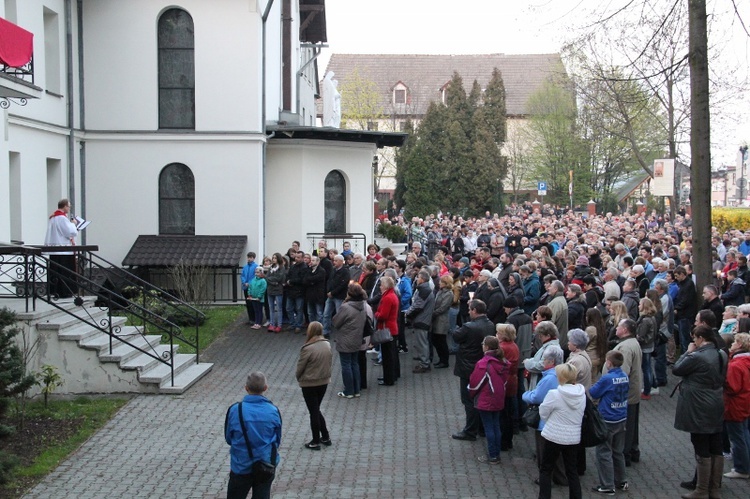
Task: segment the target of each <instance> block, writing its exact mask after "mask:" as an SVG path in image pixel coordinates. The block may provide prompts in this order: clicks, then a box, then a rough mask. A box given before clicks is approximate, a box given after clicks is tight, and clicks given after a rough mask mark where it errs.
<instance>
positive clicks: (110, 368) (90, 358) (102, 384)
mask: <svg viewBox="0 0 750 499" xmlns="http://www.w3.org/2000/svg"><path fill="white" fill-rule="evenodd" d="M93 301H94V300H93V298H86V299H84V302H83V304H82V305H81V306H76V305H75V304H74V303H73V300H72V299H68V300H59V301H58V302H57V305H58V306H59V307H61V308H63V309H64V310H58V309H56V308H54V307H52V306H49V305H48V304H46V303H42V304H37V310H36V311H35V312H29V313H19V314H18V319H19V321H21V322H22V323H23V324H24V327H25V328H27V330H28V334H30V336H29V337H30V338H32V339H35V338H39V349H40V351H42V350H43V355H41V356H39V357H43V358H44V363H45V364H51V365H54V366H55V367H57V368H58V371H59V372H60V374H61V375H62V377H63V379H64V384H63V386H62V387H60V388H59V389H58V390H56V393H122V392H130V393H161V394H181V393H183V392H185V391H186V390H187V389H188V388H190V387H191V386H192V385H193V384H195V383H196V382H197V381H198V380H200V379H201V378H202V377H203V376H205V375H206V374H207V373H208V372H209V371H211V369H212V368H213V364H210V363H200V364H199V363H197V362H196V355H195V354H181V353H178V349H179V345H174V347H173V348H172V349H171V352H170V346H169V345H168V344H167V345H163V344H161V339H162V338H161V335H149V334H147V335H143V334H141V328H140V327H136V326H125V325H124V324H125V321H126V319H125V318H124V317H115V316H113V317H112V328H113V331H114V332H115V333H114V334H113V336H112V339H111V351H110V336H109V335H108V334H105V333H104V332H102V331H100V330H99V329H97V328H95V327H93V326H91V325H89V324H87V323H86V322H84V321H88V322H93V323H95V324H99V325H100V326H102V327H104V328H105V329H107V325H108V322H109V316H108V311H107V309H106V308H100V307H95V306H94V303H93ZM40 305H41V306H40ZM134 347H138V348H140V349H141V350H143V351H145V352H149V353H151V355H148V354H146V353H143V352H141V351H140V350H138V348H134ZM170 354H171V355H173V356H174V384H173V383H172V377H171V369H170V366H169V365H168V364H164V363H163V362H160V361H159V360H157V359H156V358H154V356H156V357H160V358H162V359H164V358H166V359H168V358H169V356H170ZM32 368H33V369H35V370H39V369H40V368H41V365H40V366H32Z"/></svg>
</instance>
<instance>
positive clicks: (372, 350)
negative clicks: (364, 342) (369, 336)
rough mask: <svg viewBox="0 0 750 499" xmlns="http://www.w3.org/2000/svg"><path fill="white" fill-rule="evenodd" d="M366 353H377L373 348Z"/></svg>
mask: <svg viewBox="0 0 750 499" xmlns="http://www.w3.org/2000/svg"><path fill="white" fill-rule="evenodd" d="M367 353H378V351H377V350H375V349H374V348H371V349H369V350H368V351H367Z"/></svg>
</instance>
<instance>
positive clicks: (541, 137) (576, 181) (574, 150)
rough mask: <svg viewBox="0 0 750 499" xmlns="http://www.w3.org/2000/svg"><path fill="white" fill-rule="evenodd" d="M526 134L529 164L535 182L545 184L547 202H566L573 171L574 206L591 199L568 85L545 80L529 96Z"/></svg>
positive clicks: (572, 99) (583, 150) (584, 154)
mask: <svg viewBox="0 0 750 499" xmlns="http://www.w3.org/2000/svg"><path fill="white" fill-rule="evenodd" d="M527 108H528V110H529V114H530V115H531V119H530V123H529V127H528V129H529V133H530V134H531V135H532V136H533V137H534V142H533V145H532V147H531V151H530V161H531V163H532V165H533V173H534V175H535V176H536V177H537V180H540V181H546V182H547V185H548V188H547V189H548V190H547V192H548V194H547V198H548V199H547V200H546V201H548V202H550V203H553V204H561V205H567V204H568V203H569V195H568V186H569V184H570V176H569V172H570V171H571V170H572V171H573V189H574V190H573V199H574V204H580V203H585V202H586V201H588V198H589V197H590V196H591V189H590V177H591V173H590V170H589V169H588V168H587V165H588V158H587V155H586V149H585V147H584V144H583V141H582V140H581V137H580V134H579V129H578V124H577V118H578V110H577V107H576V100H575V93H574V92H573V90H572V89H571V88H570V87H569V86H564V85H563V84H561V83H556V82H553V81H546V82H545V83H544V84H542V86H541V87H540V89H539V90H537V91H536V92H535V93H533V94H532V95H531V97H529V101H528V104H527Z"/></svg>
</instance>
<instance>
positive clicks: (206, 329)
mask: <svg viewBox="0 0 750 499" xmlns="http://www.w3.org/2000/svg"><path fill="white" fill-rule="evenodd" d="M244 311H245V307H244V306H237V305H227V306H222V307H211V308H209V309H208V310H206V311H205V314H206V321H205V322H204V323H203V325H201V326H200V328H199V330H198V338H199V343H198V346H199V347H200V351H201V352H203V351H204V350H205V349H206V347H208V345H210V344H211V343H213V341H214V340H215V339H216V338H218V337H219V336H220V335H221V334H222V333H223V332H224V331H226V329H227V328H228V327H229V326H231V325H232V324H233V323H234V322H235V321H236V320H237V318H238V317H239V316H240V314H241V313H243V312H244ZM125 316H126V317H128V322H127V324H128V325H134V326H140V325H141V322H140V321H139V320H138V319H137V318H135V317H133V316H130V315H129V314H127V313H126V314H125ZM146 329H147V330H148V332H149V333H151V334H158V333H159V332H160V331H159V330H158V329H157V328H155V327H147V328H146ZM182 334H183V335H184V336H185V337H186V338H187V339H188V340H190V342H191V343H194V341H193V339H194V338H195V327H193V326H182ZM161 342H162V343H164V344H166V343H168V342H169V336H167V335H166V334H162V340H161ZM174 343H175V345H179V346H180V351H179V353H195V348H194V347H192V346H191V345H188V344H187V343H186V342H184V341H182V340H180V339H175V341H174Z"/></svg>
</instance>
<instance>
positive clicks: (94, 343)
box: [78, 326, 161, 351]
mask: <svg viewBox="0 0 750 499" xmlns="http://www.w3.org/2000/svg"><path fill="white" fill-rule="evenodd" d="M96 333H97V334H93V335H90V336H88V337H87V338H85V339H83V340H81V341H79V342H78V346H79V347H81V348H86V349H89V350H100V351H101V350H105V349H106V350H109V343H110V340H109V335H108V334H104V333H102V332H101V331H96ZM140 336H141V334H140V333H139V332H138V329H137V328H136V327H135V326H124V327H123V328H122V330H121V331H120V334H118V335H114V336H113V337H112V348H113V349H114V348H115V347H117V346H118V345H122V344H123V342H122V341H120V339H119V338H120V337H121V338H123V339H124V340H126V341H133V340H134V339H135V338H137V337H140ZM151 336H155V337H156V338H159V340H161V336H159V335H151ZM157 343H159V341H157Z"/></svg>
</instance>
